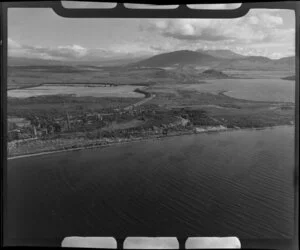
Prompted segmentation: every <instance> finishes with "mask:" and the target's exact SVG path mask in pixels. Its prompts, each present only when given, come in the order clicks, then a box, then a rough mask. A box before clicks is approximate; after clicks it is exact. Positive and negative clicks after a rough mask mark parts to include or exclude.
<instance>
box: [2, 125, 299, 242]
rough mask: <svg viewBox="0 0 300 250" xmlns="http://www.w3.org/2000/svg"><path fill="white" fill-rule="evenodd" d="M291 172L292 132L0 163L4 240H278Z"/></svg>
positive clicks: (289, 210)
mask: <svg viewBox="0 0 300 250" xmlns="http://www.w3.org/2000/svg"><path fill="white" fill-rule="evenodd" d="M293 173H294V127H293V126H281V127H276V128H272V129H264V130H239V131H231V132H229V131H228V132H222V133H212V134H198V135H186V136H178V137H169V138H164V139H161V140H151V141H144V142H136V143H131V144H124V145H118V146H112V147H107V148H101V149H99V148H98V149H89V150H82V151H74V152H64V153H58V154H54V155H44V156H37V157H30V158H24V159H15V160H9V161H8V203H7V204H8V207H7V209H8V214H7V218H8V224H9V227H8V234H7V236H8V237H9V238H10V242H14V243H16V244H26V243H27V244H30V245H38V244H53V245H59V244H60V242H61V240H62V238H63V237H65V236H75V235H76V236H115V237H126V236H177V237H182V236H238V237H240V239H241V240H242V242H243V240H244V239H247V240H249V239H262V238H263V239H287V238H290V237H291V236H292V235H293V222H294V214H293V209H294V182H293ZM242 245H243V243H242Z"/></svg>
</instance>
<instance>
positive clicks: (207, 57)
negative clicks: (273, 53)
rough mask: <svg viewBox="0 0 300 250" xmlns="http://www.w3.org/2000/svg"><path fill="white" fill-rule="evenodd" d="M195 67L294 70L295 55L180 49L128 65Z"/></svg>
mask: <svg viewBox="0 0 300 250" xmlns="http://www.w3.org/2000/svg"><path fill="white" fill-rule="evenodd" d="M188 65H193V66H196V67H204V68H205V67H207V68H215V69H217V70H282V71H285V70H287V71H294V70H295V57H285V58H281V59H270V58H268V57H264V56H243V55H239V54H237V53H234V52H232V51H230V50H215V51H212V50H207V51H203V50H198V51H190V50H180V51H173V52H169V53H163V54H159V55H155V56H152V57H150V58H148V59H146V60H141V61H138V62H136V63H133V64H130V65H128V66H129V67H183V66H188Z"/></svg>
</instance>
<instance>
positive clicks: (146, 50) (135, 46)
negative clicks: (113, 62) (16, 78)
mask: <svg viewBox="0 0 300 250" xmlns="http://www.w3.org/2000/svg"><path fill="white" fill-rule="evenodd" d="M154 53H155V50H154V49H153V48H151V46H150V45H148V46H145V44H139V43H123V44H117V45H111V46H110V47H109V48H85V47H83V46H81V45H78V44H73V45H60V46H56V47H43V46H32V45H24V44H20V43H18V42H16V41H14V40H13V39H11V38H8V55H9V56H12V57H29V58H40V59H51V60H63V61H70V60H71V61H73V60H102V59H112V58H124V57H128V56H130V57H136V56H142V55H151V54H154Z"/></svg>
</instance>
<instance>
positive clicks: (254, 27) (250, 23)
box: [142, 7, 284, 43]
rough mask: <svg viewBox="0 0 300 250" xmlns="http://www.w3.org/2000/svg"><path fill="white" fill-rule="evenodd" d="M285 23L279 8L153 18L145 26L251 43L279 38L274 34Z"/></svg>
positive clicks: (168, 33) (189, 37) (185, 36)
mask: <svg viewBox="0 0 300 250" xmlns="http://www.w3.org/2000/svg"><path fill="white" fill-rule="evenodd" d="M224 8H225V7H224ZM282 25H283V19H282V17H280V16H278V15H277V14H276V13H275V12H268V11H266V10H264V11H261V10H256V11H255V12H254V11H250V12H249V13H248V14H247V15H246V16H245V17H242V18H237V19H166V20H151V21H149V22H148V23H146V24H145V26H144V27H142V30H148V31H151V32H154V33H155V32H156V33H159V34H160V35H162V36H164V37H172V38H175V39H178V40H186V41H196V40H199V41H231V42H243V43H251V42H256V41H264V40H272V39H274V38H276V37H273V35H274V34H275V33H276V32H278V30H277V29H280V31H282V30H283V29H282V28H281V26H282ZM274 29H275V31H274ZM283 31H284V30H283Z"/></svg>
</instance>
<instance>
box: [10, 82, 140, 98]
mask: <svg viewBox="0 0 300 250" xmlns="http://www.w3.org/2000/svg"><path fill="white" fill-rule="evenodd" d="M137 88H140V89H142V88H144V87H143V86H131V85H119V86H113V87H108V86H107V87H104V86H91V85H90V86H85V85H79V84H78V85H69V86H67V85H47V84H45V85H41V86H37V87H32V88H26V89H14V90H8V91H7V95H8V96H9V97H18V98H26V97H31V96H40V95H61V94H64V95H68V94H75V95H76V96H94V97H133V98H135V97H137V98H139V97H140V98H143V97H145V96H144V95H143V94H141V93H137V92H134V90H135V89H137Z"/></svg>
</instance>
